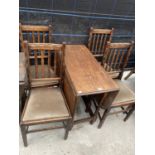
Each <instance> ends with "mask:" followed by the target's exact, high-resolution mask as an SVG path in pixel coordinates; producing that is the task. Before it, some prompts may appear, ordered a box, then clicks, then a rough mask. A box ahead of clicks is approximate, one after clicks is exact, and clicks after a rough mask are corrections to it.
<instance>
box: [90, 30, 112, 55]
mask: <svg viewBox="0 0 155 155" xmlns="http://www.w3.org/2000/svg"><path fill="white" fill-rule="evenodd" d="M113 31H114V28H112V29H94V28H93V27H91V28H90V32H89V40H88V48H89V50H90V51H91V52H92V54H93V55H94V56H95V57H100V56H103V55H104V51H105V46H106V43H107V41H110V42H111V40H112V34H113Z"/></svg>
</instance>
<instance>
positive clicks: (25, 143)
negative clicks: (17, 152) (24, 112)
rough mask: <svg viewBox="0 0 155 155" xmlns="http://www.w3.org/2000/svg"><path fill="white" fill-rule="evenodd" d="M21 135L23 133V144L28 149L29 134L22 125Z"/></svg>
mask: <svg viewBox="0 0 155 155" xmlns="http://www.w3.org/2000/svg"><path fill="white" fill-rule="evenodd" d="M20 129H21V133H22V138H23V143H24V146H25V147H27V134H26V126H24V125H20Z"/></svg>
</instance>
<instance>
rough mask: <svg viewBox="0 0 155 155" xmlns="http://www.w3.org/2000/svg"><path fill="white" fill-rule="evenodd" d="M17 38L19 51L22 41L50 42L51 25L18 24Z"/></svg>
mask: <svg viewBox="0 0 155 155" xmlns="http://www.w3.org/2000/svg"><path fill="white" fill-rule="evenodd" d="M19 40H20V46H21V51H22V52H23V49H24V48H23V41H24V40H27V41H28V42H29V43H51V41H52V26H51V25H48V26H45V25H22V24H21V23H20V24H19Z"/></svg>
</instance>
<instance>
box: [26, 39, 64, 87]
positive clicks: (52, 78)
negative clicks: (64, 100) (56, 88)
mask: <svg viewBox="0 0 155 155" xmlns="http://www.w3.org/2000/svg"><path fill="white" fill-rule="evenodd" d="M64 49H65V45H64V44H52V43H28V42H27V41H24V52H25V56H26V64H27V67H26V68H27V74H28V80H29V84H30V86H31V87H34V86H33V85H32V83H34V82H35V83H37V85H35V87H36V86H44V84H45V85H52V84H53V83H59V84H61V82H62V74H63V68H64V55H65V53H64V51H65V50H64ZM47 81H48V82H47Z"/></svg>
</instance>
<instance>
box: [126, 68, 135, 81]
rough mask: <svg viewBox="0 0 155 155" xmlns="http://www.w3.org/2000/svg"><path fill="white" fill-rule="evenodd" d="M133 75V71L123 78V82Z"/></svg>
mask: <svg viewBox="0 0 155 155" xmlns="http://www.w3.org/2000/svg"><path fill="white" fill-rule="evenodd" d="M133 73H134V70H132V71H130V73H129V74H128V75H127V76H126V77H125V78H124V80H127V79H128V78H129V77H130V76H131V75H132V74H133Z"/></svg>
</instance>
